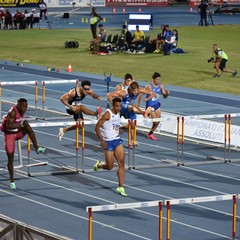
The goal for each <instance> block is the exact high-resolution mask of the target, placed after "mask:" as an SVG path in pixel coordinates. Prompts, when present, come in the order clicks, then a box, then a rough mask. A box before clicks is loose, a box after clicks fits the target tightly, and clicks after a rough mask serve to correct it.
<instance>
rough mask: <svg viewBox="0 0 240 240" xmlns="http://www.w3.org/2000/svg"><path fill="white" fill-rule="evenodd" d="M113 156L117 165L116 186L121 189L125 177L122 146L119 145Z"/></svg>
mask: <svg viewBox="0 0 240 240" xmlns="http://www.w3.org/2000/svg"><path fill="white" fill-rule="evenodd" d="M114 156H115V158H116V160H117V163H118V171H117V175H118V185H119V187H123V184H124V176H125V169H124V158H125V152H124V148H123V145H122V144H121V145H119V146H117V147H116V148H115V150H114Z"/></svg>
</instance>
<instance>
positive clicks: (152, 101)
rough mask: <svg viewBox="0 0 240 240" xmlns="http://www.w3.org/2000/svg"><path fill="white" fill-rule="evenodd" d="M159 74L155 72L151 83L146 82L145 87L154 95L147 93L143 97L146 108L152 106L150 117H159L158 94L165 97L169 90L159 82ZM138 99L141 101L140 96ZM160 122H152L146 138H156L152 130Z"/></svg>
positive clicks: (159, 104)
mask: <svg viewBox="0 0 240 240" xmlns="http://www.w3.org/2000/svg"><path fill="white" fill-rule="evenodd" d="M160 78H161V75H160V73H158V72H155V73H154V74H153V75H152V79H153V81H152V83H150V84H148V85H147V86H146V87H145V89H148V90H151V91H153V92H155V94H156V95H155V97H152V96H151V95H150V94H147V95H146V97H145V98H144V99H143V100H144V102H146V109H148V108H149V107H151V108H152V112H151V118H160V117H161V109H160V107H161V103H160V101H159V97H160V95H163V97H164V98H166V97H167V96H168V95H169V94H170V91H169V90H166V89H164V85H163V84H161V83H160ZM139 101H141V98H139ZM159 123H160V122H153V125H152V128H151V129H150V132H149V133H148V135H147V138H149V139H151V140H157V138H156V137H155V136H154V134H153V132H154V131H155V130H156V129H157V127H158V125H159Z"/></svg>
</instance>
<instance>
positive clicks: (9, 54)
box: [0, 25, 240, 94]
mask: <svg viewBox="0 0 240 240" xmlns="http://www.w3.org/2000/svg"><path fill="white" fill-rule="evenodd" d="M177 29H178V32H179V43H178V47H180V48H182V49H183V50H184V51H186V52H188V54H179V55H175V54H172V55H171V56H163V55H162V54H144V55H130V54H124V53H113V54H112V55H108V56H98V55H93V54H91V53H90V52H89V50H88V47H89V41H90V39H91V33H90V29H61V30H14V31H12V30H9V31H1V41H0V49H1V54H0V55H1V59H2V60H8V61H16V62H23V61H24V60H29V61H30V63H31V64H39V65H42V66H50V67H55V68H59V69H66V68H67V66H68V64H71V65H72V69H73V71H81V72H89V73H96V74H103V73H104V72H106V73H107V74H109V73H112V74H113V76H114V77H121V78H122V77H123V76H124V75H125V73H127V72H129V73H131V74H132V75H133V77H134V79H135V80H147V81H150V80H151V75H152V73H153V72H155V71H157V72H160V73H161V75H162V82H163V83H164V84H166V85H175V86H183V87H189V88H197V89H204V90H210V91H216V92H225V93H232V94H240V83H239V80H240V77H239V76H238V77H236V78H233V77H232V76H231V74H227V73H224V74H223V75H222V76H221V78H219V79H215V78H213V77H212V76H213V74H214V73H215V69H213V64H211V63H207V59H208V58H210V56H211V54H212V48H211V46H212V44H213V43H217V44H218V45H219V46H220V47H221V48H222V49H223V50H224V51H225V52H226V53H227V54H228V57H229V61H228V64H227V67H229V68H230V69H233V70H234V69H237V70H239V71H240V67H239V62H240V61H239V60H240V50H239V39H240V31H239V25H219V26H209V27H207V28H206V27H202V28H201V27H195V26H194V27H178V28H177ZM119 32H120V29H114V30H113V29H108V34H116V33H119ZM157 32H158V31H157V30H152V31H150V32H149V33H146V35H150V36H151V39H152V38H155V37H156V35H157ZM66 40H77V41H79V43H80V47H79V48H77V49H67V48H64V42H65V41H66Z"/></svg>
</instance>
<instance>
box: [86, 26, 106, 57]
mask: <svg viewBox="0 0 240 240" xmlns="http://www.w3.org/2000/svg"><path fill="white" fill-rule="evenodd" d="M98 27H99V33H98V35H97V38H96V39H93V40H92V41H91V42H90V49H92V50H93V53H98V52H99V46H100V44H101V43H103V42H105V41H106V39H107V30H105V29H104V28H103V25H102V24H99V25H98Z"/></svg>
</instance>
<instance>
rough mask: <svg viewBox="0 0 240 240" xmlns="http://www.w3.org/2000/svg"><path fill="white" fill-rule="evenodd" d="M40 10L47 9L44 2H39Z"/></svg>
mask: <svg viewBox="0 0 240 240" xmlns="http://www.w3.org/2000/svg"><path fill="white" fill-rule="evenodd" d="M38 6H39V8H40V10H46V9H47V4H46V3H45V2H42V3H40V4H39V5H38Z"/></svg>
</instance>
